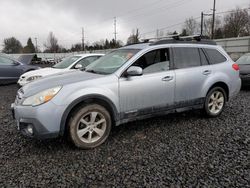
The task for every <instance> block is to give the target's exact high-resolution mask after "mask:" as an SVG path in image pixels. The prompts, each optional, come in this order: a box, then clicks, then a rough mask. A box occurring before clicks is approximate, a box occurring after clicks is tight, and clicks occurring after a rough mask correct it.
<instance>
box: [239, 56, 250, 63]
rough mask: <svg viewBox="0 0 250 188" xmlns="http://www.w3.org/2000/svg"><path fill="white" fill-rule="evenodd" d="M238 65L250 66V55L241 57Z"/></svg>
mask: <svg viewBox="0 0 250 188" xmlns="http://www.w3.org/2000/svg"><path fill="white" fill-rule="evenodd" d="M236 63H237V64H239V65H250V55H245V56H242V57H240V59H238V60H237V61H236Z"/></svg>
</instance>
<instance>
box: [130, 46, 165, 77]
mask: <svg viewBox="0 0 250 188" xmlns="http://www.w3.org/2000/svg"><path fill="white" fill-rule="evenodd" d="M169 62H170V61H169V49H158V50H153V51H151V52H148V53H146V54H145V55H143V56H142V57H140V58H139V59H138V60H137V61H136V62H135V63H134V64H133V66H139V67H141V68H142V70H143V73H144V74H149V73H156V72H162V71H167V70H169Z"/></svg>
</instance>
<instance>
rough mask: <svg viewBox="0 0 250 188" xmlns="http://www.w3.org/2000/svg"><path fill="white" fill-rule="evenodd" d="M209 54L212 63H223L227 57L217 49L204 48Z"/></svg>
mask: <svg viewBox="0 0 250 188" xmlns="http://www.w3.org/2000/svg"><path fill="white" fill-rule="evenodd" d="M204 50H205V51H206V53H207V55H208V58H209V61H210V63H211V64H217V63H223V62H225V61H226V60H227V59H226V58H225V57H224V56H223V55H222V54H221V53H220V52H219V51H218V50H215V49H204Z"/></svg>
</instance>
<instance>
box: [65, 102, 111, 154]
mask: <svg viewBox="0 0 250 188" xmlns="http://www.w3.org/2000/svg"><path fill="white" fill-rule="evenodd" d="M111 124H112V121H111V116H110V114H109V112H108V111H107V110H106V109H105V108H104V107H103V106H100V105H98V104H89V105H85V106H82V107H81V108H78V109H77V110H76V111H75V112H74V113H73V114H72V116H71V118H70V121H69V124H68V126H69V136H70V139H71V141H72V142H73V143H74V145H75V146H76V147H78V148H81V149H91V148H95V147H97V146H99V145H101V144H102V143H103V142H105V140H106V139H107V138H108V136H109V134H110V130H111Z"/></svg>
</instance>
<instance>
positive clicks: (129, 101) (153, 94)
mask: <svg viewBox="0 0 250 188" xmlns="http://www.w3.org/2000/svg"><path fill="white" fill-rule="evenodd" d="M169 54H170V53H169V49H158V50H152V51H150V52H148V53H146V54H144V55H143V56H141V57H140V58H139V59H138V60H137V61H135V62H134V63H133V64H132V66H139V67H141V68H142V69H143V75H141V76H133V77H125V76H121V77H120V79H119V89H120V106H121V112H122V118H129V117H131V116H135V115H147V114H152V113H154V112H160V111H165V110H167V108H168V107H169V108H170V107H171V106H173V103H174V88H175V75H174V71H173V70H170V58H169Z"/></svg>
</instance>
